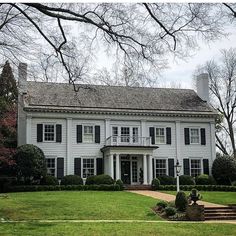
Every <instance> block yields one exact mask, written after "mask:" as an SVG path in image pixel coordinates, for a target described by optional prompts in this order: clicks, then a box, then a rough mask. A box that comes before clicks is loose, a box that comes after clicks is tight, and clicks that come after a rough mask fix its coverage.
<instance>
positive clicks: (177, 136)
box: [175, 121, 183, 174]
mask: <svg viewBox="0 0 236 236" xmlns="http://www.w3.org/2000/svg"><path fill="white" fill-rule="evenodd" d="M181 140H182V139H181V134H180V121H176V122H175V143H176V146H175V149H176V160H175V164H176V161H177V160H179V163H180V165H181V162H182V160H180V159H181V150H180V147H181ZM182 169H183V168H182ZM175 174H176V173H175Z"/></svg>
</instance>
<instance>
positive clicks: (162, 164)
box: [156, 159, 167, 177]
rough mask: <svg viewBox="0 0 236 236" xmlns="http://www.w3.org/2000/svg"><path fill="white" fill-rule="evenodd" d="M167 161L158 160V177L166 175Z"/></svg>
mask: <svg viewBox="0 0 236 236" xmlns="http://www.w3.org/2000/svg"><path fill="white" fill-rule="evenodd" d="M166 170H167V167H166V159H156V177H158V176H162V175H166Z"/></svg>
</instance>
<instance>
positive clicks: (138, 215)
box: [0, 191, 160, 220]
mask: <svg viewBox="0 0 236 236" xmlns="http://www.w3.org/2000/svg"><path fill="white" fill-rule="evenodd" d="M156 203H157V200H155V199H153V198H150V197H144V196H141V195H137V194H134V193H128V192H98V191H84V192H83V191H60V192H27V193H9V194H8V198H1V197H0V218H4V219H9V220H40V219H43V220H46V219H55V220H56V219H57V220H58V219H60V220H62V219H77V220H93V219H95V220H98V219H103V220H106V219H110V220H112V219H140V220H160V217H158V216H156V215H155V214H154V212H153V211H152V210H151V207H153V206H154V205H155V204H156Z"/></svg>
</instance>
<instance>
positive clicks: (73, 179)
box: [61, 175, 83, 185]
mask: <svg viewBox="0 0 236 236" xmlns="http://www.w3.org/2000/svg"><path fill="white" fill-rule="evenodd" d="M61 185H83V180H82V178H81V177H80V176H78V175H66V176H64V177H63V178H62V180H61Z"/></svg>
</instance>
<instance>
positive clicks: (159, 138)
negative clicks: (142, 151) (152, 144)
mask: <svg viewBox="0 0 236 236" xmlns="http://www.w3.org/2000/svg"><path fill="white" fill-rule="evenodd" d="M156 143H165V129H164V128H156Z"/></svg>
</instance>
